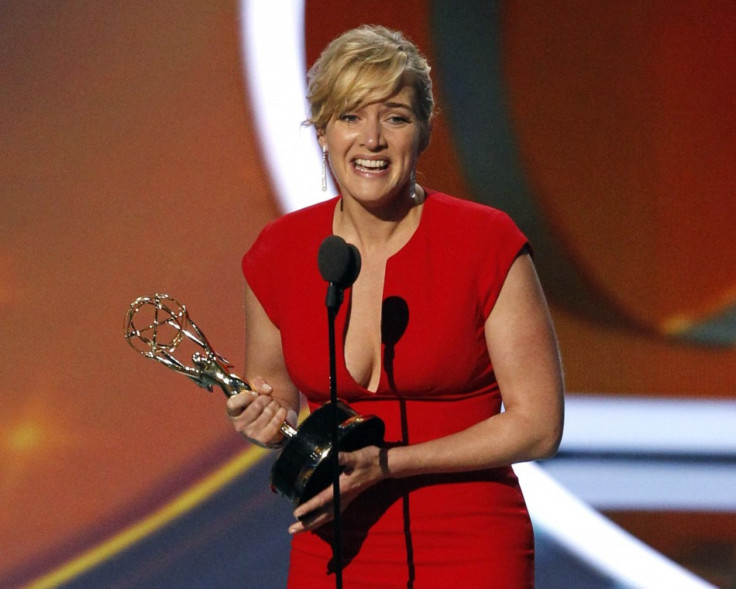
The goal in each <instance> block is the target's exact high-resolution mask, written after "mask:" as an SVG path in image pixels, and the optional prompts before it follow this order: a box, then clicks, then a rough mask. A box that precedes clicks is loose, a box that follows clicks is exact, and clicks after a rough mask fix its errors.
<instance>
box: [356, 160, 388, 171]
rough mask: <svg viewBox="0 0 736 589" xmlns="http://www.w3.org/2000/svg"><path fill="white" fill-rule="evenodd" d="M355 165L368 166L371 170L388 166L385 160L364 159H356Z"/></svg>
mask: <svg viewBox="0 0 736 589" xmlns="http://www.w3.org/2000/svg"><path fill="white" fill-rule="evenodd" d="M355 165H356V166H360V167H361V168H370V169H372V170H384V169H386V168H388V162H387V161H386V160H364V159H356V160H355Z"/></svg>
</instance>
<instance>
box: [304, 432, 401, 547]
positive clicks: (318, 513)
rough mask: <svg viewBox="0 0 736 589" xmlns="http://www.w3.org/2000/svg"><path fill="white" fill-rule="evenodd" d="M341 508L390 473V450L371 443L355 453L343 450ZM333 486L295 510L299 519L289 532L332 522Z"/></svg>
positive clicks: (314, 527) (341, 459)
mask: <svg viewBox="0 0 736 589" xmlns="http://www.w3.org/2000/svg"><path fill="white" fill-rule="evenodd" d="M338 458H339V462H340V466H341V467H342V473H341V474H340V510H341V511H342V510H344V509H345V508H346V507H347V506H348V505H349V504H350V502H351V501H352V500H353V499H355V498H356V497H357V496H358V495H360V493H362V492H363V491H365V490H366V489H367V488H368V487H371V486H372V485H375V484H376V483H377V482H379V481H380V480H382V479H385V478H387V477H388V476H389V470H388V450H387V449H386V448H378V447H377V446H368V447H366V448H361V449H360V450H356V451H354V452H340V454H339V456H338ZM333 497H334V495H333V488H332V485H330V486H329V487H327V488H326V489H325V490H324V491H321V492H320V493H318V494H317V495H315V496H314V497H312V498H311V499H310V500H309V501H305V502H304V503H302V504H301V505H300V506H299V507H297V508H296V509H295V510H294V517H296V518H297V519H298V520H299V521H297V522H296V523H294V524H292V525H291V526H290V527H289V533H290V534H298V533H300V532H306V531H308V530H314V529H316V528H318V527H320V526H321V525H323V524H325V523H327V522H328V521H331V520H332V518H333V515H334V507H333V503H332V499H333Z"/></svg>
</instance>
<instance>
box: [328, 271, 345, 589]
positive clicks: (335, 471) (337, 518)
mask: <svg viewBox="0 0 736 589" xmlns="http://www.w3.org/2000/svg"><path fill="white" fill-rule="evenodd" d="M326 302H327V331H328V338H329V355H330V403H331V404H332V455H331V460H332V493H333V499H332V507H333V521H332V525H333V529H334V533H333V538H332V558H333V560H334V562H335V587H336V588H337V589H342V568H343V565H342V529H341V528H342V514H341V509H340V459H339V456H338V454H339V449H340V440H339V432H340V419H339V413H338V410H337V367H336V365H337V363H336V358H335V356H336V353H335V317H336V316H337V310H338V309H339V307H340V304H341V303H342V290H341V289H340V287H339V286H338V285H336V284H335V283H334V282H330V285H329V287H328V289H327V301H326Z"/></svg>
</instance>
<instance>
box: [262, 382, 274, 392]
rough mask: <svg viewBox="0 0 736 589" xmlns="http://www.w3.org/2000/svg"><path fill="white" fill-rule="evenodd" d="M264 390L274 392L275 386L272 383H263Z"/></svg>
mask: <svg viewBox="0 0 736 589" xmlns="http://www.w3.org/2000/svg"><path fill="white" fill-rule="evenodd" d="M263 390H264V391H266V392H267V393H271V392H273V387H272V386H271V385H270V384H268V383H265V384H264V385H263Z"/></svg>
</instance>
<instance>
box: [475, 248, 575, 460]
mask: <svg viewBox="0 0 736 589" xmlns="http://www.w3.org/2000/svg"><path fill="white" fill-rule="evenodd" d="M485 336H486V342H487V344H488V351H489V354H490V356H491V361H492V363H493V369H494V372H495V375H496V379H497V381H498V385H499V389H500V391H501V396H502V399H503V403H504V408H505V410H506V411H513V412H515V413H516V414H517V415H518V416H519V417H520V418H521V419H523V420H525V421H527V422H528V425H529V427H530V428H533V430H535V431H537V432H539V433H540V436H541V437H542V438H543V439H542V440H541V442H540V443H541V445H542V447H545V448H548V450H549V453H554V452H555V451H556V449H557V446H558V445H559V441H560V438H561V436H562V426H563V415H564V384H563V375H562V367H561V362H560V356H559V351H558V347H557V339H556V337H555V333H554V328H553V326H552V320H551V318H550V314H549V310H548V308H547V302H546V300H545V297H544V293H543V292H542V287H541V285H540V283H539V279H538V277H537V273H536V270H535V268H534V264H533V262H532V259H531V257H530V256H529V255H528V254H526V253H522V254H521V255H519V256H517V258H516V259H515V260H514V262H513V264H512V266H511V268H510V269H509V272H508V275H507V277H506V280H505V281H504V285H503V287H502V289H501V292H500V294H499V296H498V300H497V301H496V304H495V306H494V308H493V310H492V311H491V313H490V315H489V317H488V319H487V320H486V323H485Z"/></svg>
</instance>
